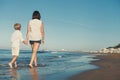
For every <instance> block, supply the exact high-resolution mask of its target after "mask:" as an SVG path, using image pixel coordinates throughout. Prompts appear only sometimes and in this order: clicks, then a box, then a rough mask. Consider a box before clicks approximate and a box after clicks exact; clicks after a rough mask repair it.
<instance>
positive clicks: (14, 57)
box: [9, 56, 17, 68]
mask: <svg viewBox="0 0 120 80" xmlns="http://www.w3.org/2000/svg"><path fill="white" fill-rule="evenodd" d="M16 59H17V56H13V58H12V60H11V62H10V63H9V66H10V68H12V64H13V63H15V61H16Z"/></svg>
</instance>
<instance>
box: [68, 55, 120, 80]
mask: <svg viewBox="0 0 120 80" xmlns="http://www.w3.org/2000/svg"><path fill="white" fill-rule="evenodd" d="M97 58H98V59H100V60H99V61H95V62H93V63H92V64H95V65H97V66H100V68H99V69H96V70H91V71H86V72H83V73H81V74H77V75H75V76H73V77H71V78H70V79H69V80H120V54H107V55H98V56H97Z"/></svg>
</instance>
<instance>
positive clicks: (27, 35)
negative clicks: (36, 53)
mask: <svg viewBox="0 0 120 80" xmlns="http://www.w3.org/2000/svg"><path fill="white" fill-rule="evenodd" d="M30 31H31V29H30V25H29V24H28V26H27V33H26V41H27V44H28V40H29V33H30Z"/></svg>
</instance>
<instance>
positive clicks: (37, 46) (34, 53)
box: [29, 43, 40, 68]
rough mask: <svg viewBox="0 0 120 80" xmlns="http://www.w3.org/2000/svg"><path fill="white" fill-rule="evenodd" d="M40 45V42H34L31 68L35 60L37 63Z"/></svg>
mask: <svg viewBox="0 0 120 80" xmlns="http://www.w3.org/2000/svg"><path fill="white" fill-rule="evenodd" d="M39 46H40V44H39V43H34V44H33V48H32V57H31V61H30V64H29V66H30V67H31V68H33V66H32V64H33V61H34V62H35V64H37V59H36V54H37V50H38V48H39Z"/></svg>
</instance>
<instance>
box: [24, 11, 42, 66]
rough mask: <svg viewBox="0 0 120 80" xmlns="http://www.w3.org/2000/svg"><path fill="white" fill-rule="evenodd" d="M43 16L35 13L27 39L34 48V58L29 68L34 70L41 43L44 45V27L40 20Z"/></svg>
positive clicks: (37, 12)
mask: <svg viewBox="0 0 120 80" xmlns="http://www.w3.org/2000/svg"><path fill="white" fill-rule="evenodd" d="M40 19H41V15H40V13H39V11H34V12H33V15H32V20H30V21H29V22H28V27H27V34H26V39H27V41H28V40H29V43H30V45H31V48H32V56H31V60H30V64H29V67H30V68H33V63H34V66H37V51H38V49H39V47H40V44H41V43H44V25H43V22H42V21H41V20H40Z"/></svg>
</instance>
